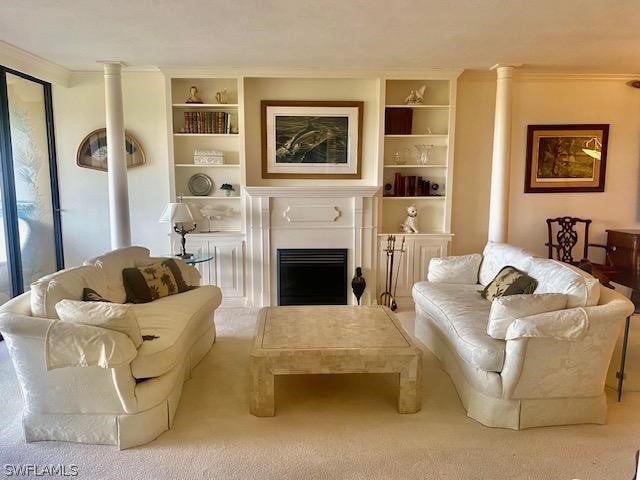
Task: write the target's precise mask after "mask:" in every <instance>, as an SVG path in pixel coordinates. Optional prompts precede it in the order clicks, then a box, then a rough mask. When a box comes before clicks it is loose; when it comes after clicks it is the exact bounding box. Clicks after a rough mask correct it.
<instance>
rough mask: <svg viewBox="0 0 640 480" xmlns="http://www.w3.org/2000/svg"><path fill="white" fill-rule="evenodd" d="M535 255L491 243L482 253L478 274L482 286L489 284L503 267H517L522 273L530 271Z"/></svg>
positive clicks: (502, 244) (510, 246)
mask: <svg viewBox="0 0 640 480" xmlns="http://www.w3.org/2000/svg"><path fill="white" fill-rule="evenodd" d="M532 258H533V255H532V254H531V253H529V252H527V251H526V250H524V249H522V248H519V247H514V246H513V245H508V244H506V243H495V242H489V243H487V245H486V246H485V247H484V251H483V252H482V263H481V264H480V271H479V273H478V280H479V281H480V285H482V286H486V285H487V284H489V283H490V282H491V281H492V280H493V279H494V278H495V276H496V275H497V274H498V272H499V271H500V270H502V268H503V267H506V266H511V267H515V268H517V269H518V270H520V271H522V272H528V271H529V265H530V264H531V259H532Z"/></svg>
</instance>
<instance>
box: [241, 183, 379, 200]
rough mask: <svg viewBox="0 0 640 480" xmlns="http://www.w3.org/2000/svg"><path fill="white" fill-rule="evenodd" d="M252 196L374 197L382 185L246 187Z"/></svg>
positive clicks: (248, 193)
mask: <svg viewBox="0 0 640 480" xmlns="http://www.w3.org/2000/svg"><path fill="white" fill-rule="evenodd" d="M244 189H245V191H246V192H247V195H249V196H251V197H283V198H295V197H306V198H310V197H312V198H317V197H365V198H366V197H373V196H374V195H375V194H376V193H378V191H379V190H380V187H378V186H375V185H373V186H371V185H359V186H351V185H318V186H316V185H314V186H308V185H301V186H284V187H281V186H257V187H256V186H252V187H244Z"/></svg>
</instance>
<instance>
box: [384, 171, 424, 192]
mask: <svg viewBox="0 0 640 480" xmlns="http://www.w3.org/2000/svg"><path fill="white" fill-rule="evenodd" d="M392 192H393V193H392V194H390V195H387V196H390V197H430V196H433V195H431V182H430V181H429V180H424V179H423V178H422V177H419V176H416V175H406V176H404V175H402V174H401V173H399V172H396V174H395V177H394V179H393V190H392Z"/></svg>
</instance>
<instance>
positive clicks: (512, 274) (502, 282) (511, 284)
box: [480, 266, 538, 301]
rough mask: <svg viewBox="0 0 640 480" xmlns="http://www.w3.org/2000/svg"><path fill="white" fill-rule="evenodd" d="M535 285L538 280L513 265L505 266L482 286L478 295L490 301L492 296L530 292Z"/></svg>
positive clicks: (533, 289)
mask: <svg viewBox="0 0 640 480" xmlns="http://www.w3.org/2000/svg"><path fill="white" fill-rule="evenodd" d="M537 286H538V282H537V281H536V280H534V279H533V278H531V277H530V276H529V275H527V274H526V273H524V272H521V271H520V270H518V269H517V268H515V267H511V266H506V267H503V268H502V269H501V270H500V271H499V272H498V274H497V275H496V278H494V279H493V280H491V282H489V283H488V284H487V286H486V287H484V289H483V290H482V292H480V295H481V296H482V298H486V299H487V300H489V301H491V300H493V299H494V298H498V297H502V296H507V295H519V294H522V293H528V294H531V293H533V292H534V291H535V289H536V287H537Z"/></svg>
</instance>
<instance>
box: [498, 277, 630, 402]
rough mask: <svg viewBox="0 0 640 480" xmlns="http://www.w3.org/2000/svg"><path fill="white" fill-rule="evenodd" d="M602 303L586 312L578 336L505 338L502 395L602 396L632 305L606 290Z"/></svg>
mask: <svg viewBox="0 0 640 480" xmlns="http://www.w3.org/2000/svg"><path fill="white" fill-rule="evenodd" d="M600 302H601V304H600V305H596V306H593V307H584V308H583V309H582V310H584V312H585V314H586V316H587V319H588V326H587V328H586V331H585V332H584V333H583V334H582V335H581V336H580V337H579V338H576V339H573V340H570V341H569V340H567V339H566V338H563V339H557V338H554V337H553V336H550V335H543V336H519V337H517V338H513V339H510V340H507V342H506V352H505V363H504V366H503V369H502V372H501V373H500V376H501V377H502V385H503V397H504V398H559V397H594V396H597V395H602V392H603V391H604V382H605V378H606V375H607V370H608V368H609V363H610V362H611V355H612V354H613V349H614V346H615V343H616V341H617V339H618V336H619V335H620V332H621V330H622V327H623V325H624V319H625V318H626V317H627V316H628V315H630V314H631V313H632V312H633V304H632V303H631V302H629V300H628V299H626V298H625V297H623V296H622V295H620V294H619V293H617V292H614V291H613V290H609V289H607V288H601V297H600ZM554 313H556V312H554ZM514 330H515V328H514Z"/></svg>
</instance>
